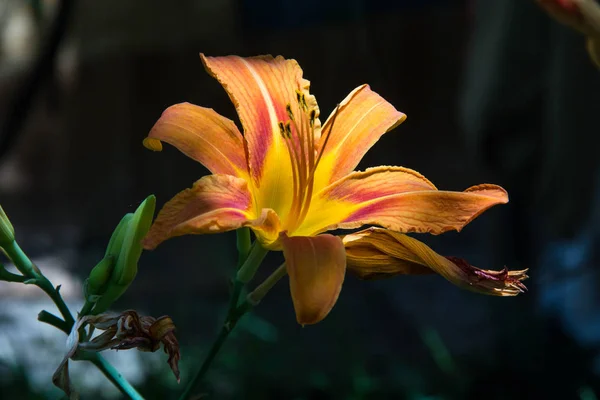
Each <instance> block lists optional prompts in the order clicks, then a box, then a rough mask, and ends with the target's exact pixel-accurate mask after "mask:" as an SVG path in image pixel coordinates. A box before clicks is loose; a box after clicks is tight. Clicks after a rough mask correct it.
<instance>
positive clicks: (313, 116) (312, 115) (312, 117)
mask: <svg viewBox="0 0 600 400" xmlns="http://www.w3.org/2000/svg"><path fill="white" fill-rule="evenodd" d="M316 118H317V111H316V110H315V109H314V108H313V109H312V110H310V120H309V124H310V127H311V128H314V126H315V119H316Z"/></svg>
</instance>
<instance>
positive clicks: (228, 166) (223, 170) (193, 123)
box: [144, 103, 248, 178]
mask: <svg viewBox="0 0 600 400" xmlns="http://www.w3.org/2000/svg"><path fill="white" fill-rule="evenodd" d="M161 141H164V142H167V143H169V144H171V145H173V146H175V147H177V148H178V149H179V151H181V152H182V153H183V154H185V155H186V156H188V157H190V158H192V159H194V160H196V161H198V162H200V163H201V164H202V165H204V166H205V167H206V168H208V170H209V171H210V172H212V173H213V174H226V175H233V176H237V177H241V178H244V177H247V176H248V172H247V171H248V167H247V165H246V154H245V151H244V139H243V138H242V134H241V133H240V131H239V130H238V128H237V127H236V126H235V124H234V123H233V121H231V120H230V119H227V118H225V117H223V116H221V115H220V114H218V113H216V112H215V111H214V110H212V109H210V108H204V107H199V106H196V105H193V104H190V103H181V104H176V105H174V106H171V107H169V108H167V109H166V110H165V111H164V112H163V113H162V115H161V117H160V118H159V120H158V121H157V122H156V124H154V127H153V128H152V130H151V131H150V133H149V134H148V137H147V138H146V139H145V140H144V146H146V147H147V148H149V149H150V150H154V151H157V150H158V151H160V150H162V144H161Z"/></svg>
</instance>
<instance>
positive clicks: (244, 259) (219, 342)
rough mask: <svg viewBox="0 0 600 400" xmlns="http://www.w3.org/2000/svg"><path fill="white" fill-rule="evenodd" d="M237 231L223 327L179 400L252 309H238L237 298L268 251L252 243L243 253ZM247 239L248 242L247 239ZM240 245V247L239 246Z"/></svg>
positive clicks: (187, 394)
mask: <svg viewBox="0 0 600 400" xmlns="http://www.w3.org/2000/svg"><path fill="white" fill-rule="evenodd" d="M239 231H240V230H238V251H239V260H238V266H240V265H241V266H240V267H239V269H238V272H237V275H236V278H235V279H234V281H233V292H232V294H231V298H230V302H229V309H228V311H227V318H226V319H225V322H224V323H223V327H222V328H221V331H220V332H219V335H218V336H217V338H216V339H215V341H214V342H213V344H212V346H211V347H210V350H209V351H208V354H207V355H206V358H205V359H204V361H203V362H202V365H201V366H200V369H199V370H198V372H197V373H196V375H195V376H194V378H193V379H192V380H191V381H190V383H188V385H187V386H186V388H185V390H184V391H183V393H182V394H181V396H180V397H179V399H180V400H186V399H187V398H189V397H190V395H191V394H192V392H193V390H194V389H195V388H196V386H198V384H200V382H201V381H202V379H204V375H206V373H207V372H208V369H209V368H210V366H211V364H212V362H213V361H214V359H215V357H216V356H217V354H218V353H219V350H221V347H222V346H223V344H224V343H225V340H227V337H228V336H229V334H230V333H231V331H233V329H234V328H235V326H236V325H237V323H238V321H239V320H240V318H241V317H242V316H243V315H244V314H246V313H247V312H248V311H250V309H251V308H252V304H250V303H249V302H247V301H246V302H244V303H243V304H242V305H240V306H239V307H238V301H239V297H240V294H241V293H242V289H243V288H244V284H246V283H248V281H250V280H251V279H252V277H253V276H254V274H255V273H256V271H257V270H258V267H259V266H260V264H261V263H262V261H263V259H264V258H265V256H266V255H267V253H268V252H269V251H268V250H267V249H265V248H264V247H262V246H261V245H260V244H259V243H257V242H255V243H254V245H253V246H252V248H251V249H250V251H244V249H245V248H249V246H245V245H244V243H247V242H246V238H244V236H243V235H244V233H240V232H239ZM247 239H248V240H249V237H248V238H247ZM240 243H241V244H242V246H240Z"/></svg>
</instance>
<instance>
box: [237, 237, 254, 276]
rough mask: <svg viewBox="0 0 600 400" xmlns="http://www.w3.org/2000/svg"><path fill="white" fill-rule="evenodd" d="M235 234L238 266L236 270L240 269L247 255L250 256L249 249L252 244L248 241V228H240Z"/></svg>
mask: <svg viewBox="0 0 600 400" xmlns="http://www.w3.org/2000/svg"><path fill="white" fill-rule="evenodd" d="M235 233H236V245H237V251H238V265H237V269H240V268H241V267H242V265H243V264H244V262H245V261H246V259H247V258H248V254H250V249H251V248H252V243H251V241H250V229H249V228H240V229H238V230H237V231H235Z"/></svg>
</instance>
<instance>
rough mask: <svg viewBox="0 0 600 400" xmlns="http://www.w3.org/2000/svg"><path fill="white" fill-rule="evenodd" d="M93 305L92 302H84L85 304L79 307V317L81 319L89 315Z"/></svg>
mask: <svg viewBox="0 0 600 400" xmlns="http://www.w3.org/2000/svg"><path fill="white" fill-rule="evenodd" d="M94 304H95V303H92V302H89V301H87V300H86V301H85V303H84V304H83V307H81V311H79V315H80V316H81V317H83V316H84V315H88V314H89V313H90V311H92V308H94Z"/></svg>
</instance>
